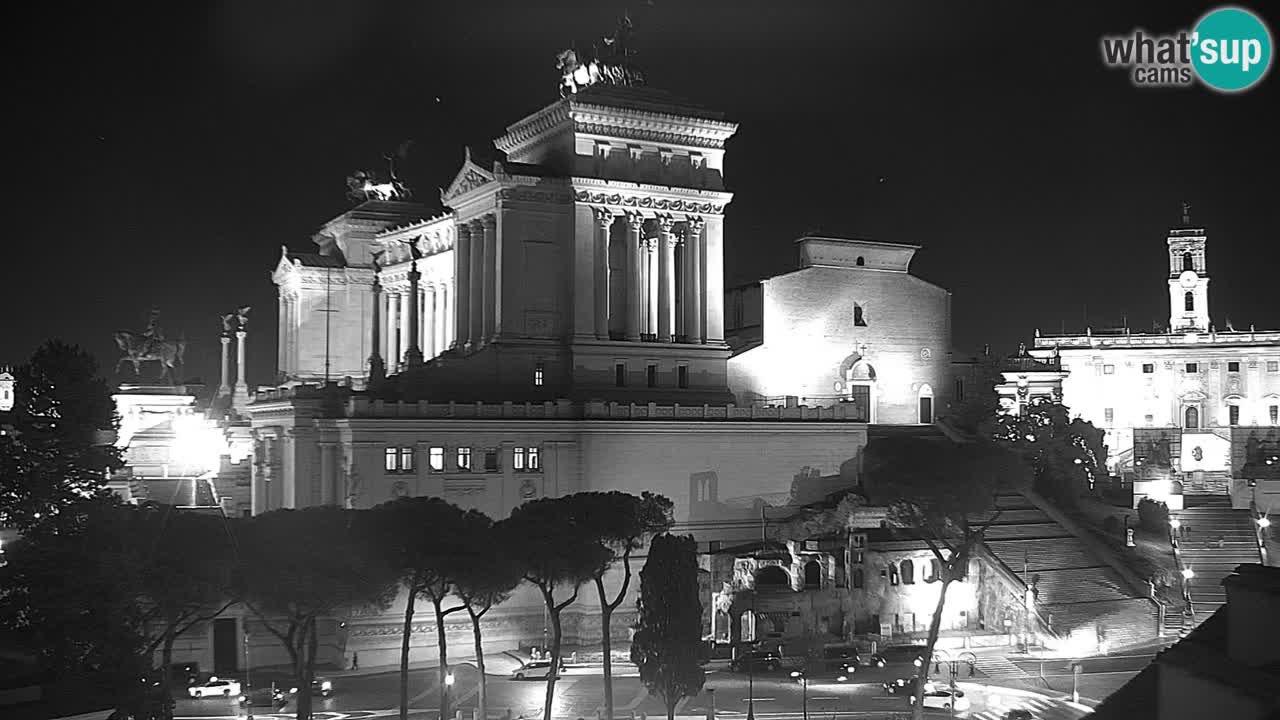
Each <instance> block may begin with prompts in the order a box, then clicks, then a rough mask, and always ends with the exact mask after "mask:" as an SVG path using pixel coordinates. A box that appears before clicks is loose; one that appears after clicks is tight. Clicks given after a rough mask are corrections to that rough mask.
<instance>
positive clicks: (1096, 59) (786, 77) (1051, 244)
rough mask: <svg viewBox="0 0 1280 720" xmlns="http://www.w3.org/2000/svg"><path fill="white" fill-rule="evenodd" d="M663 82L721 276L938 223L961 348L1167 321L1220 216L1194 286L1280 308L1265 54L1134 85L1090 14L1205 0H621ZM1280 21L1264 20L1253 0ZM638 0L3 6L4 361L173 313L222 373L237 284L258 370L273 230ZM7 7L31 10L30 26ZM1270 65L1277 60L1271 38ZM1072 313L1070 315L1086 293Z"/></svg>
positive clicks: (261, 371)
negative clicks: (722, 227) (718, 252)
mask: <svg viewBox="0 0 1280 720" xmlns="http://www.w3.org/2000/svg"><path fill="white" fill-rule="evenodd" d="M630 6H631V15H632V18H633V20H634V22H635V25H636V30H637V32H638V34H639V35H638V38H637V47H638V49H639V50H640V52H641V55H640V56H638V58H637V59H638V60H640V61H641V62H642V63H643V65H644V67H645V68H646V70H647V72H648V75H649V78H650V84H652V85H657V86H661V87H663V88H664V89H667V90H669V91H671V92H673V93H675V94H677V95H680V96H684V97H686V98H689V99H691V100H694V101H697V102H699V103H701V104H703V105H706V106H709V107H712V108H715V109H718V110H722V111H724V112H725V113H726V114H727V116H728V118H729V119H731V120H733V121H736V122H738V123H739V124H740V130H739V132H738V134H737V136H736V137H734V138H733V139H732V140H731V141H730V144H729V147H728V155H727V158H726V181H727V184H728V186H729V189H730V190H732V191H733V192H735V193H736V197H735V200H734V202H733V204H732V205H731V206H730V208H729V211H728V219H727V229H726V239H725V253H726V267H727V273H728V277H727V278H726V284H727V285H735V284H739V283H743V282H748V281H753V280H756V279H758V278H760V277H764V276H768V275H773V274H778V273H780V272H784V271H786V270H789V269H791V268H793V267H794V263H795V254H794V248H793V243H792V241H793V240H794V239H795V238H796V237H797V236H798V235H799V234H801V233H803V232H805V231H822V232H826V233H839V234H851V235H857V236H862V237H868V238H871V239H878V240H887V241H896V242H909V243H915V244H919V245H923V246H924V249H923V250H921V251H920V253H919V254H918V255H917V258H916V261H915V264H914V265H913V270H914V271H915V272H916V273H917V274H919V275H921V276H923V277H925V278H927V279H929V280H931V281H933V282H936V283H938V284H940V285H942V286H943V287H946V288H948V289H950V290H951V291H952V292H953V293H954V331H955V340H956V344H957V348H958V350H963V349H966V348H980V347H981V346H982V344H983V343H987V342H989V343H992V344H993V345H994V346H996V347H998V348H1001V349H1005V348H1010V347H1012V346H1013V345H1014V344H1016V343H1017V342H1018V341H1019V340H1024V339H1027V338H1029V337H1030V336H1031V335H1032V333H1033V331H1034V330H1035V328H1037V327H1040V328H1044V329H1045V330H1053V331H1057V330H1060V329H1061V328H1062V327H1063V326H1064V325H1065V327H1066V329H1068V330H1076V329H1080V328H1082V327H1083V324H1084V322H1085V319H1086V312H1087V319H1088V322H1089V323H1090V324H1091V325H1093V326H1094V327H1103V326H1109V325H1119V324H1120V323H1121V319H1122V316H1126V315H1127V317H1128V319H1129V323H1130V325H1131V326H1133V327H1149V326H1150V323H1151V321H1152V320H1156V319H1160V318H1162V317H1167V312H1168V311H1167V300H1166V298H1167V290H1166V289H1165V284H1164V278H1165V275H1164V267H1165V266H1164V262H1165V261H1164V237H1165V235H1164V232H1165V230H1166V228H1168V227H1169V226H1170V225H1172V224H1174V223H1175V222H1176V221H1177V220H1178V207H1179V203H1180V202H1182V201H1183V200H1187V201H1189V202H1191V203H1192V204H1193V206H1194V207H1193V210H1192V215H1193V219H1194V220H1195V221H1196V222H1197V223H1203V224H1204V225H1206V226H1207V227H1208V228H1209V234H1210V243H1211V244H1210V249H1209V264H1210V275H1211V277H1212V284H1211V286H1210V293H1211V310H1212V314H1213V316H1214V318H1215V320H1216V321H1217V322H1218V323H1219V326H1221V325H1222V323H1223V319H1224V316H1230V317H1231V319H1232V321H1233V323H1234V324H1235V326H1236V327H1237V328H1242V327H1245V326H1247V325H1248V324H1250V323H1256V324H1257V326H1258V327H1259V328H1260V329H1261V328H1263V327H1267V328H1275V327H1280V302H1278V301H1277V291H1276V289H1275V287H1276V280H1275V277H1276V273H1277V269H1278V268H1280V249H1277V247H1278V246H1277V230H1280V209H1278V206H1280V193H1278V192H1277V183H1276V181H1275V178H1274V173H1275V169H1276V167H1277V159H1278V158H1277V147H1278V141H1277V137H1276V136H1277V132H1276V128H1277V127H1280V122H1277V119H1278V114H1277V111H1276V108H1277V107H1278V106H1280V105H1278V104H1277V102H1276V100H1277V90H1276V83H1277V82H1280V81H1278V80H1277V74H1276V73H1275V72H1272V73H1271V75H1270V76H1269V77H1268V78H1267V79H1266V80H1264V81H1263V83H1262V85H1261V86H1259V87H1256V88H1255V89H1253V90H1251V91H1249V92H1246V93H1243V94H1240V95H1235V96H1226V95H1219V94H1215V93H1212V92H1210V91H1207V90H1205V89H1203V88H1200V87H1195V88H1191V89H1171V90H1150V89H1137V88H1134V87H1132V86H1131V85H1130V83H1129V81H1128V79H1127V77H1126V75H1125V73H1124V72H1123V71H1118V70H1108V69H1106V68H1104V67H1103V65H1102V63H1101V60H1100V53H1099V50H1098V43H1099V38H1100V36H1102V35H1110V34H1121V33H1128V32H1130V31H1132V30H1133V29H1135V28H1143V29H1145V30H1148V31H1151V32H1156V33H1165V32H1172V31H1175V30H1179V29H1183V28H1189V27H1191V26H1192V25H1193V24H1194V22H1195V20H1196V19H1197V18H1199V17H1200V16H1201V15H1202V14H1203V13H1204V12H1205V11H1206V10H1208V9H1210V8H1212V7H1214V5H1213V4H1210V3H1175V2H1163V3H1158V4H1157V3H1152V4H1136V3H1134V4H1123V3H1105V4H1101V3H1100V4H1097V6H1096V7H1095V6H1094V5H1086V4H1084V3H1055V4H1048V3H955V2H943V1H941V0H938V1H936V2H914V3H905V2H849V1H847V0H842V1H835V0H833V1H832V2H797V1H794V0H792V1H788V2H781V1H779V0H769V1H762V0H747V1H742V0H735V1H733V2H727V1H720V2H694V1H688V0H686V1H684V2H675V1H673V0H653V2H652V3H649V2H647V1H646V0H639V1H636V0H633V1H632V2H631V3H630ZM1245 6H1246V7H1251V8H1252V9H1254V11H1255V12H1258V13H1259V14H1261V15H1262V16H1263V17H1264V18H1265V19H1266V21H1267V22H1268V24H1269V25H1270V27H1271V29H1272V32H1273V35H1274V34H1275V33H1276V31H1277V29H1280V13H1276V12H1274V11H1273V12H1266V8H1265V6H1254V5H1253V4H1250V3H1246V4H1245ZM623 7H624V3H623V2H621V1H620V0H618V1H615V0H601V1H598V2H563V3H543V2H522V3H493V2H475V1H473V0H468V1H467V2H398V3H393V2H350V3H338V2H332V1H328V0H326V1H323V2H322V1H318V0H311V1H308V0H289V1H287V2H286V1H283V0H261V1H258V2H229V3H217V4H212V3H210V4H205V3H167V4H155V5H154V6H152V7H144V6H143V5H142V4H132V3H96V4H95V6H94V7H92V8H80V7H75V6H66V5H61V4H57V5H55V4H49V3H44V4H41V7H40V8H39V9H28V10H26V11H24V12H26V13H27V16H26V17H25V18H24V19H23V20H21V21H17V22H15V23H14V25H12V26H11V27H12V28H13V29H14V32H12V34H11V48H12V55H11V60H10V62H9V63H8V67H9V72H10V73H11V77H10V78H9V83H8V86H9V88H10V91H9V93H8V96H9V98H10V104H9V110H8V112H7V113H6V114H7V115H8V117H9V118H10V121H11V122H10V124H9V126H10V130H9V131H8V132H9V143H8V144H9V146H10V148H11V151H10V153H9V154H10V156H11V157H12V160H11V164H10V172H9V174H10V187H11V189H10V191H9V193H8V195H9V198H10V200H11V205H10V210H9V214H8V217H9V225H8V228H9V229H8V232H7V238H6V242H5V245H6V247H5V250H4V255H3V259H2V260H0V301H2V302H3V304H4V307H5V308H7V309H8V311H9V312H8V315H7V321H6V322H5V331H4V333H3V336H2V337H3V340H2V341H0V363H4V362H14V363H16V362H20V361H21V360H23V359H24V358H25V357H26V356H27V355H28V354H29V353H30V351H31V350H32V349H33V348H34V347H35V345H37V344H38V343H39V342H41V341H43V340H44V339H46V338H48V337H51V336H59V337H62V338H64V339H66V340H68V341H71V342H76V343H79V344H82V345H83V346H85V347H87V348H89V349H90V350H92V351H93V352H95V353H96V354H98V355H99V357H100V358H101V359H102V361H103V363H104V365H106V366H108V369H109V366H110V365H112V364H114V360H115V358H116V356H117V353H116V352H115V351H114V349H113V348H112V346H111V340H110V331H111V330H113V329H119V328H135V327H141V325H142V323H143V322H144V320H145V315H146V310H147V308H148V307H149V306H151V305H153V304H155V305H158V306H160V307H161V308H162V311H163V318H162V324H163V326H164V328H165V330H166V332H167V333H168V334H169V335H170V336H177V335H179V334H180V333H185V335H186V337H187V338H188V340H189V341H190V346H189V350H188V355H189V360H191V361H192V362H191V363H190V366H189V369H188V374H190V375H202V376H204V377H205V378H206V379H207V380H209V381H210V382H212V383H216V372H217V332H218V329H219V324H218V320H217V317H216V316H217V314H218V313H219V312H225V311H227V310H228V309H230V308H232V307H234V306H237V305H242V304H249V305H252V306H254V311H253V323H252V325H251V328H250V329H251V339H250V343H249V354H250V368H249V370H250V382H251V384H257V383H265V382H269V381H270V378H271V374H272V372H273V370H274V364H275V336H276V328H275V312H276V311H275V290H274V286H273V285H272V283H271V281H270V278H269V273H270V271H271V270H272V268H273V267H274V265H275V262H276V260H277V259H278V257H279V254H280V245H281V244H287V245H289V247H291V248H293V249H295V250H300V251H306V250H309V249H310V248H311V247H312V246H311V244H310V241H309V238H310V237H311V234H312V232H313V231H314V230H315V229H316V228H317V226H319V225H320V224H321V223H322V222H324V221H325V220H326V219H328V218H330V217H332V216H333V215H336V214H338V213H339V212H341V211H343V210H344V209H345V208H346V201H345V199H344V190H345V187H344V179H345V177H346V175H347V174H348V172H349V171H351V170H353V169H356V168H361V167H370V166H376V164H377V161H378V159H379V157H380V155H381V154H382V153H383V152H388V151H390V150H391V149H393V148H395V147H396V146H397V145H398V144H399V143H400V142H401V141H403V140H406V139H413V140H414V141H415V143H414V145H413V147H412V151H411V154H410V157H409V161H408V164H407V167H406V168H405V174H407V175H408V176H409V178H410V179H411V181H412V184H413V185H414V186H415V187H416V188H417V189H418V194H419V198H420V199H424V200H426V201H427V202H429V203H431V204H433V205H438V192H437V190H436V188H438V187H440V186H443V185H447V184H448V182H449V181H450V180H451V178H452V176H453V174H454V173H455V172H456V170H457V168H458V166H459V163H460V162H461V159H462V147H463V145H464V144H471V145H472V146H475V147H483V148H491V147H492V145H491V141H492V139H493V138H494V137H496V136H498V135H499V134H501V132H502V130H503V128H505V127H506V126H507V125H508V124H510V123H512V122H514V121H516V120H518V119H519V118H521V117H523V116H525V115H527V114H529V113H531V112H533V111H536V110H538V109H539V108H541V107H543V106H544V105H546V104H548V103H550V102H552V101H554V100H555V99H556V98H557V91H556V86H557V80H558V78H557V73H556V70H555V59H554V56H555V53H556V52H557V51H558V50H559V49H561V48H563V47H566V46H568V45H570V44H571V43H573V42H575V41H576V42H578V43H582V44H586V43H589V42H590V40H591V39H592V38H594V37H597V36H599V35H603V34H606V33H609V32H611V31H612V28H613V24H614V22H615V21H616V19H617V17H618V16H619V14H620V12H621V10H622V9H623ZM15 20H16V19H15ZM1273 64H1274V61H1273ZM1086 307H1087V310H1086Z"/></svg>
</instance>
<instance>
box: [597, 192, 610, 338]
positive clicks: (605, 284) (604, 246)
mask: <svg viewBox="0 0 1280 720" xmlns="http://www.w3.org/2000/svg"><path fill="white" fill-rule="evenodd" d="M594 211H595V216H596V252H595V256H596V257H595V260H596V268H595V269H596V277H595V286H596V287H595V298H596V338H598V339H600V340H608V339H609V313H610V307H609V300H610V293H609V229H610V228H612V227H613V221H614V214H613V211H612V210H606V209H605V208H594Z"/></svg>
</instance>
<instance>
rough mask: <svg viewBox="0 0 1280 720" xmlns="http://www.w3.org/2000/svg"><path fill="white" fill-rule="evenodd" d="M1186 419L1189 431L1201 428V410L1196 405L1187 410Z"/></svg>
mask: <svg viewBox="0 0 1280 720" xmlns="http://www.w3.org/2000/svg"><path fill="white" fill-rule="evenodd" d="M1186 418H1187V422H1186V427H1187V429H1188V430H1196V429H1198V428H1199V427H1200V408H1198V407H1196V406H1195V405H1192V406H1191V407H1189V408H1187V412H1186Z"/></svg>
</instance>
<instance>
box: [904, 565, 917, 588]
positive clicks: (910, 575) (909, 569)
mask: <svg viewBox="0 0 1280 720" xmlns="http://www.w3.org/2000/svg"><path fill="white" fill-rule="evenodd" d="M915 582H916V564H915V563H913V562H911V561H910V560H903V561H902V584H903V585H914V584H915Z"/></svg>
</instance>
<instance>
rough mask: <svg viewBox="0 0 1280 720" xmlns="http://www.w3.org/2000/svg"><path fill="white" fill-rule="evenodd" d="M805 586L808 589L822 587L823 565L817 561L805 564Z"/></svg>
mask: <svg viewBox="0 0 1280 720" xmlns="http://www.w3.org/2000/svg"><path fill="white" fill-rule="evenodd" d="M804 586H805V587H806V588H808V589H814V588H820V587H822V565H821V564H820V563H819V562H818V561H817V560H810V561H809V562H807V563H805V566H804Z"/></svg>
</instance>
